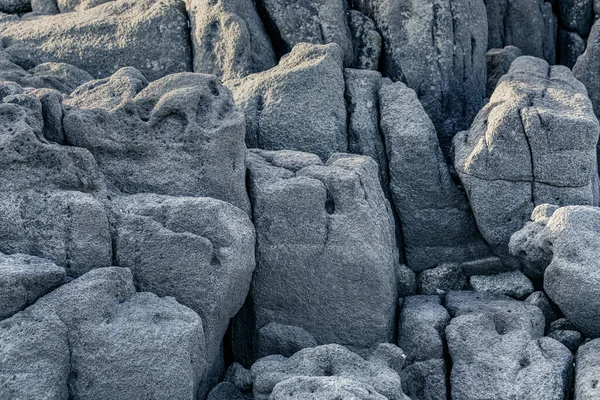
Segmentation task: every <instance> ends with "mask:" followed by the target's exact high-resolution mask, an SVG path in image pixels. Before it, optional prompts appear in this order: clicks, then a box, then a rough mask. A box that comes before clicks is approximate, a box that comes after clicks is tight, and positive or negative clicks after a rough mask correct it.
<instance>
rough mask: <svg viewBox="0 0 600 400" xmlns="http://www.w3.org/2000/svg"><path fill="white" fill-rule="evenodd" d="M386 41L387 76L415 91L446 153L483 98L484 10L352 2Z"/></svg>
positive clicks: (465, 1) (447, 0)
mask: <svg viewBox="0 0 600 400" xmlns="http://www.w3.org/2000/svg"><path fill="white" fill-rule="evenodd" d="M352 3H353V4H354V7H355V8H357V9H359V10H361V11H363V12H364V13H365V14H367V15H368V16H370V17H371V18H372V19H373V20H374V22H375V24H376V26H377V28H378V30H379V32H381V34H382V36H383V41H384V53H385V57H384V60H385V66H384V70H385V71H384V72H385V73H386V75H387V76H389V77H390V78H391V79H392V80H394V81H399V80H402V81H404V82H405V83H406V85H407V86H408V87H410V88H411V89H413V90H415V91H416V92H417V94H418V96H419V99H420V100H421V102H422V103H423V107H424V108H425V110H426V111H427V114H429V117H430V118H431V120H432V121H433V124H434V126H435V128H436V129H437V132H438V135H439V138H440V144H441V147H442V150H443V151H444V154H446V155H447V154H448V153H449V149H450V145H451V140H452V136H453V135H454V134H455V133H456V132H458V131H460V130H462V129H466V127H468V125H469V124H470V123H471V121H472V120H473V118H474V117H475V115H476V114H477V112H478V111H479V109H480V108H481V107H482V106H483V98H484V97H485V85H486V82H485V73H486V72H485V71H486V66H485V52H486V51H487V47H486V46H487V31H486V26H487V24H486V10H485V6H484V4H483V2H482V1H481V0H442V1H438V0H436V1H434V0H426V1H423V0H409V1H401V0H385V1H381V0H353V1H352Z"/></svg>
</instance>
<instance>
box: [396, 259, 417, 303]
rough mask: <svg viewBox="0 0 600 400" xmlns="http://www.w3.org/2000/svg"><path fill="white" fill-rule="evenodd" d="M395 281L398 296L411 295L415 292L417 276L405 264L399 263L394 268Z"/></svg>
mask: <svg viewBox="0 0 600 400" xmlns="http://www.w3.org/2000/svg"><path fill="white" fill-rule="evenodd" d="M396 282H397V286H398V297H405V296H411V295H414V294H416V293H417V276H416V274H415V272H414V271H413V270H412V269H410V268H408V267H407V266H406V265H404V264H399V265H398V267H397V268H396Z"/></svg>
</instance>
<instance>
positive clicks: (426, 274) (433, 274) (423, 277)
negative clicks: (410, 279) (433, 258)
mask: <svg viewBox="0 0 600 400" xmlns="http://www.w3.org/2000/svg"><path fill="white" fill-rule="evenodd" d="M466 286H467V277H466V275H465V274H464V272H463V270H462V268H461V267H460V264H458V263H447V264H440V265H438V266H437V267H435V268H432V269H428V270H425V271H423V272H421V273H420V274H419V293H421V294H426V295H433V294H443V293H445V292H448V291H451V290H463V289H465V288H466Z"/></svg>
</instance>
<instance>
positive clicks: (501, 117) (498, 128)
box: [454, 57, 600, 265]
mask: <svg viewBox="0 0 600 400" xmlns="http://www.w3.org/2000/svg"><path fill="white" fill-rule="evenodd" d="M599 133H600V127H599V125H598V120H597V119H596V117H595V116H594V114H593V111H592V104H591V102H590V100H589V99H588V97H587V92H586V90H585V88H584V87H583V85H582V84H581V83H580V82H578V81H577V80H576V79H575V78H574V77H573V75H572V73H571V71H570V70H569V69H568V68H566V67H563V66H555V67H550V66H549V65H548V64H547V63H546V62H545V61H543V60H540V59H537V58H533V57H520V58H518V59H517V60H515V61H514V62H513V63H512V66H511V68H510V71H509V74H507V75H505V76H504V77H503V78H502V79H501V80H500V83H499V84H498V87H497V88H496V90H495V92H494V94H493V95H492V97H491V99H490V103H489V104H488V105H486V106H485V107H484V108H483V109H482V110H481V112H480V113H479V114H478V116H477V118H476V119H475V121H474V122H473V125H472V126H471V129H470V130H469V131H466V132H462V133H460V134H458V135H457V136H456V137H455V139H454V148H455V161H454V165H455V168H456V171H457V172H458V175H459V177H460V179H461V181H462V183H463V185H464V187H465V189H466V192H467V195H468V197H469V201H470V204H471V207H472V209H473V213H474V215H475V220H476V222H477V226H478V228H479V231H480V232H481V234H482V236H483V238H484V239H485V240H486V241H487V242H488V243H489V244H490V246H491V247H492V249H493V250H494V251H495V252H496V253H497V254H498V255H500V256H501V257H503V261H504V262H506V263H510V264H511V265H515V263H514V260H511V258H510V256H509V254H508V242H509V239H510V236H511V235H512V234H513V233H514V232H516V231H517V230H519V229H520V228H521V227H522V226H523V225H524V223H525V222H526V221H527V220H528V219H529V216H530V215H531V212H532V211H533V209H534V207H535V206H537V205H539V204H543V203H553V204H559V205H569V204H583V205H593V204H597V202H598V193H597V191H598V184H597V181H598V174H597V168H598V167H597V161H596V143H597V141H598V135H599Z"/></svg>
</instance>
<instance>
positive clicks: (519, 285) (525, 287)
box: [469, 271, 533, 300]
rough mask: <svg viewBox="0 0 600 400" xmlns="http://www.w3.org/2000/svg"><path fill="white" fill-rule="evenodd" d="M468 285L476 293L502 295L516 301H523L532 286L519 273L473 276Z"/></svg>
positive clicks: (531, 291)
mask: <svg viewBox="0 0 600 400" xmlns="http://www.w3.org/2000/svg"><path fill="white" fill-rule="evenodd" d="M469 283H470V285H471V287H472V288H473V290H475V291H476V292H484V293H494V294H503V295H505V296H509V297H512V298H515V299H517V300H523V299H525V298H526V297H527V296H529V295H530V294H531V293H533V284H532V283H531V281H530V280H529V278H527V277H526V276H525V275H524V274H523V273H522V272H521V271H510V272H503V273H501V274H497V275H474V276H472V277H471V278H470V279H469Z"/></svg>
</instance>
